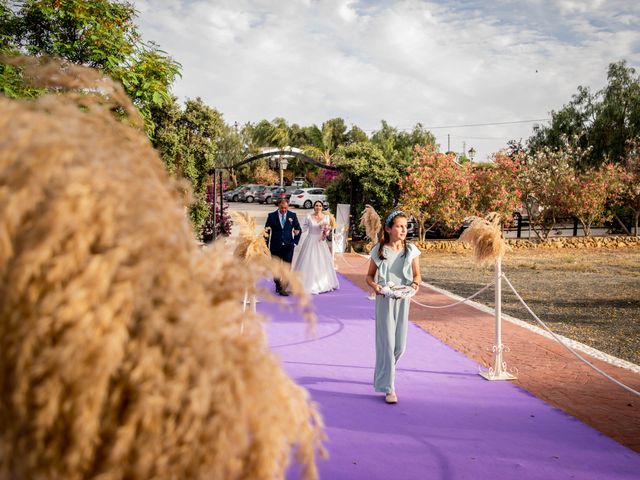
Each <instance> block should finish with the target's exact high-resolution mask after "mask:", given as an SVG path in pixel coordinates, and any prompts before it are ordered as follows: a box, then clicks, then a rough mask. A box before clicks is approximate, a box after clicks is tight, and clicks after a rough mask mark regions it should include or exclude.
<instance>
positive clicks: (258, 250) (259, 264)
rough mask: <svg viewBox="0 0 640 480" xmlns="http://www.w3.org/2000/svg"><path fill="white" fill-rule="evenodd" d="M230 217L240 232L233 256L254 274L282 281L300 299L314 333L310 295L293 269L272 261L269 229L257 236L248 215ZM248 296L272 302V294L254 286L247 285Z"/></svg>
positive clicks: (276, 260)
mask: <svg viewBox="0 0 640 480" xmlns="http://www.w3.org/2000/svg"><path fill="white" fill-rule="evenodd" d="M231 215H232V216H233V219H234V221H235V222H236V224H237V225H238V226H239V228H240V230H239V232H238V238H237V240H236V248H235V250H234V252H233V254H234V256H236V257H237V258H238V259H240V260H241V261H242V262H243V263H244V264H245V265H247V266H250V267H251V270H252V271H253V272H254V273H258V272H259V274H260V275H261V276H262V278H267V277H276V278H279V279H280V280H281V281H282V282H283V284H284V285H286V288H287V290H289V291H291V293H292V294H293V295H294V296H295V297H297V299H298V306H299V307H300V309H301V310H302V311H303V313H304V318H305V319H306V320H307V322H309V326H310V327H312V330H311V332H312V331H313V327H314V326H315V321H316V316H315V314H314V312H313V310H312V309H311V300H310V298H309V295H308V294H307V293H306V292H305V290H304V286H303V285H302V283H301V282H300V277H299V276H298V274H296V273H294V272H292V271H291V266H290V265H289V264H287V263H284V262H282V261H281V260H279V259H276V258H272V257H271V252H270V251H269V247H268V246H267V241H268V239H269V234H270V229H269V227H266V228H264V229H262V231H260V232H258V233H256V230H257V228H256V220H255V218H253V217H252V216H251V215H249V214H248V213H247V212H231ZM246 292H247V296H256V295H257V294H261V295H263V296H266V297H270V298H273V296H272V295H271V294H269V292H267V291H265V290H260V289H258V288H257V287H256V283H255V282H253V283H252V284H249V285H248V287H247V288H246Z"/></svg>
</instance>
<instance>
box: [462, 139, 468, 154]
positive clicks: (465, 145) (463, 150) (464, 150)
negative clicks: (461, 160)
mask: <svg viewBox="0 0 640 480" xmlns="http://www.w3.org/2000/svg"><path fill="white" fill-rule="evenodd" d="M462 156H463V157H466V156H467V142H462Z"/></svg>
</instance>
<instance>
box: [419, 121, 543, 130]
mask: <svg viewBox="0 0 640 480" xmlns="http://www.w3.org/2000/svg"><path fill="white" fill-rule="evenodd" d="M549 120H551V119H550V118H535V119H533V120H513V121H511V122H493V123H469V124H466V125H443V126H437V127H423V128H425V129H427V130H435V129H436V128H461V127H490V126H494V125H511V124H514V123H533V122H546V121H549Z"/></svg>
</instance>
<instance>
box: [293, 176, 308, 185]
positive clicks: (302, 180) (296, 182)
mask: <svg viewBox="0 0 640 480" xmlns="http://www.w3.org/2000/svg"><path fill="white" fill-rule="evenodd" d="M306 181H307V179H306V178H305V177H295V178H294V179H293V181H292V182H291V186H292V187H304V184H305V182H306Z"/></svg>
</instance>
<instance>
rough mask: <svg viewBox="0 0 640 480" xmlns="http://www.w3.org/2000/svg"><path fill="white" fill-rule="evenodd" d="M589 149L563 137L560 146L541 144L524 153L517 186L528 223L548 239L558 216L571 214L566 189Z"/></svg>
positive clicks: (540, 235)
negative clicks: (562, 142)
mask: <svg viewBox="0 0 640 480" xmlns="http://www.w3.org/2000/svg"><path fill="white" fill-rule="evenodd" d="M587 154H588V150H583V149H582V148H581V147H579V146H577V145H576V144H575V143H573V144H572V143H570V142H568V141H565V144H564V146H563V147H562V148H551V147H547V146H545V147H543V148H542V149H540V150H538V151H536V152H535V153H533V154H531V155H529V156H528V157H527V162H526V165H524V166H523V167H522V168H521V169H520V170H519V171H518V188H519V189H520V191H521V193H522V205H523V207H524V209H525V211H526V213H527V217H528V219H529V222H530V225H531V227H532V229H533V231H534V232H535V234H536V235H537V236H538V238H540V239H541V240H543V241H544V240H547V238H548V237H549V234H550V233H551V230H552V229H553V227H554V226H555V225H556V224H557V223H558V220H560V219H562V218H566V217H568V216H570V215H571V214H572V211H571V205H570V202H569V200H568V195H567V193H568V191H569V188H570V186H571V184H572V182H573V178H574V176H575V166H576V165H578V164H581V163H582V162H583V160H584V157H585V156H586V155H587Z"/></svg>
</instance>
